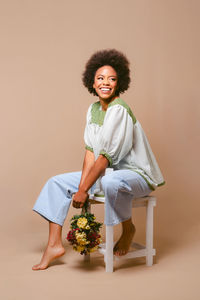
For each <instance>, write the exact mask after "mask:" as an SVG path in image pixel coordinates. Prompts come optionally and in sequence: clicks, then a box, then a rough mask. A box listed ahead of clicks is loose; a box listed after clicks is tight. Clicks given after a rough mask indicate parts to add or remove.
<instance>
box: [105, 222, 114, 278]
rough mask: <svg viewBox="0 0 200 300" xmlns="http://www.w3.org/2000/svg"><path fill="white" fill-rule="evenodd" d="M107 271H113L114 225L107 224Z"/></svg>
mask: <svg viewBox="0 0 200 300" xmlns="http://www.w3.org/2000/svg"><path fill="white" fill-rule="evenodd" d="M105 256H106V259H105V263H106V272H110V273H112V272H113V226H106V253H105Z"/></svg>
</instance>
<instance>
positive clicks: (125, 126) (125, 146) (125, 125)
mask: <svg viewBox="0 0 200 300" xmlns="http://www.w3.org/2000/svg"><path fill="white" fill-rule="evenodd" d="M132 147H133V120H132V118H131V116H130V115H129V113H128V111H127V109H126V108H124V107H123V106H121V105H114V106H111V107H109V108H108V109H107V112H106V116H105V119H104V123H103V128H102V131H101V134H100V137H99V145H98V148H99V155H100V154H102V155H104V156H105V157H106V158H107V159H108V161H109V164H110V166H112V165H117V164H118V163H119V162H120V160H122V159H123V158H124V157H125V156H126V155H127V154H128V152H129V151H130V150H131V149H132Z"/></svg>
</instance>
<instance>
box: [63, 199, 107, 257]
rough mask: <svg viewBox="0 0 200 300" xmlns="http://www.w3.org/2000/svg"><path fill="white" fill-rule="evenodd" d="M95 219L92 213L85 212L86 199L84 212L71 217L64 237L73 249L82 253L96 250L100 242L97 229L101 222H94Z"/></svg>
mask: <svg viewBox="0 0 200 300" xmlns="http://www.w3.org/2000/svg"><path fill="white" fill-rule="evenodd" d="M95 219H96V218H95V216H94V214H91V213H89V212H87V201H86V203H85V212H84V213H82V214H80V215H74V216H73V218H72V219H71V225H70V229H71V230H70V231H69V232H68V234H67V238H66V239H67V240H68V241H69V242H70V244H71V245H72V246H73V249H74V250H75V251H78V252H80V254H82V255H83V254H89V253H91V252H94V251H96V250H97V249H98V248H99V244H100V243H101V242H102V240H101V235H100V233H99V230H100V227H101V226H102V225H103V223H99V222H96V221H95Z"/></svg>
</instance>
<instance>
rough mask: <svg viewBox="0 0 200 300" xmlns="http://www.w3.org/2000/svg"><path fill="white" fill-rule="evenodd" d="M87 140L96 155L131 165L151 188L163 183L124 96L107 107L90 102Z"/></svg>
mask: <svg viewBox="0 0 200 300" xmlns="http://www.w3.org/2000/svg"><path fill="white" fill-rule="evenodd" d="M84 140H85V144H86V149H88V150H90V151H93V152H94V155H95V159H97V158H98V156H99V155H104V156H105V157H106V158H107V159H108V161H109V167H112V168H113V169H114V170H121V169H129V170H130V169H131V170H133V171H135V172H137V173H139V174H140V175H141V176H142V177H143V178H144V179H145V180H146V181H147V183H148V184H149V186H150V188H151V189H152V190H154V189H155V188H156V187H157V186H159V185H162V184H164V179H163V176H162V174H161V171H160V169H159V166H158V164H157V162H156V159H155V157H154V154H153V152H152V150H151V147H150V145H149V142H148V140H147V137H146V135H145V133H144V131H143V129H142V127H141V125H140V123H139V121H138V120H136V118H135V116H134V115H133V113H132V111H131V109H130V107H129V106H128V105H127V104H126V103H125V102H124V101H123V100H122V99H121V98H117V99H115V100H113V101H112V102H111V103H110V104H109V105H108V108H107V110H106V111H103V110H102V107H101V104H100V101H98V102H95V103H93V104H91V105H90V107H89V109H88V112H87V123H86V127H85V133H84Z"/></svg>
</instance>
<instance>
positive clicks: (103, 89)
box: [101, 88, 110, 91]
mask: <svg viewBox="0 0 200 300" xmlns="http://www.w3.org/2000/svg"><path fill="white" fill-rule="evenodd" d="M101 90H102V91H110V89H106V88H101Z"/></svg>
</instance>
